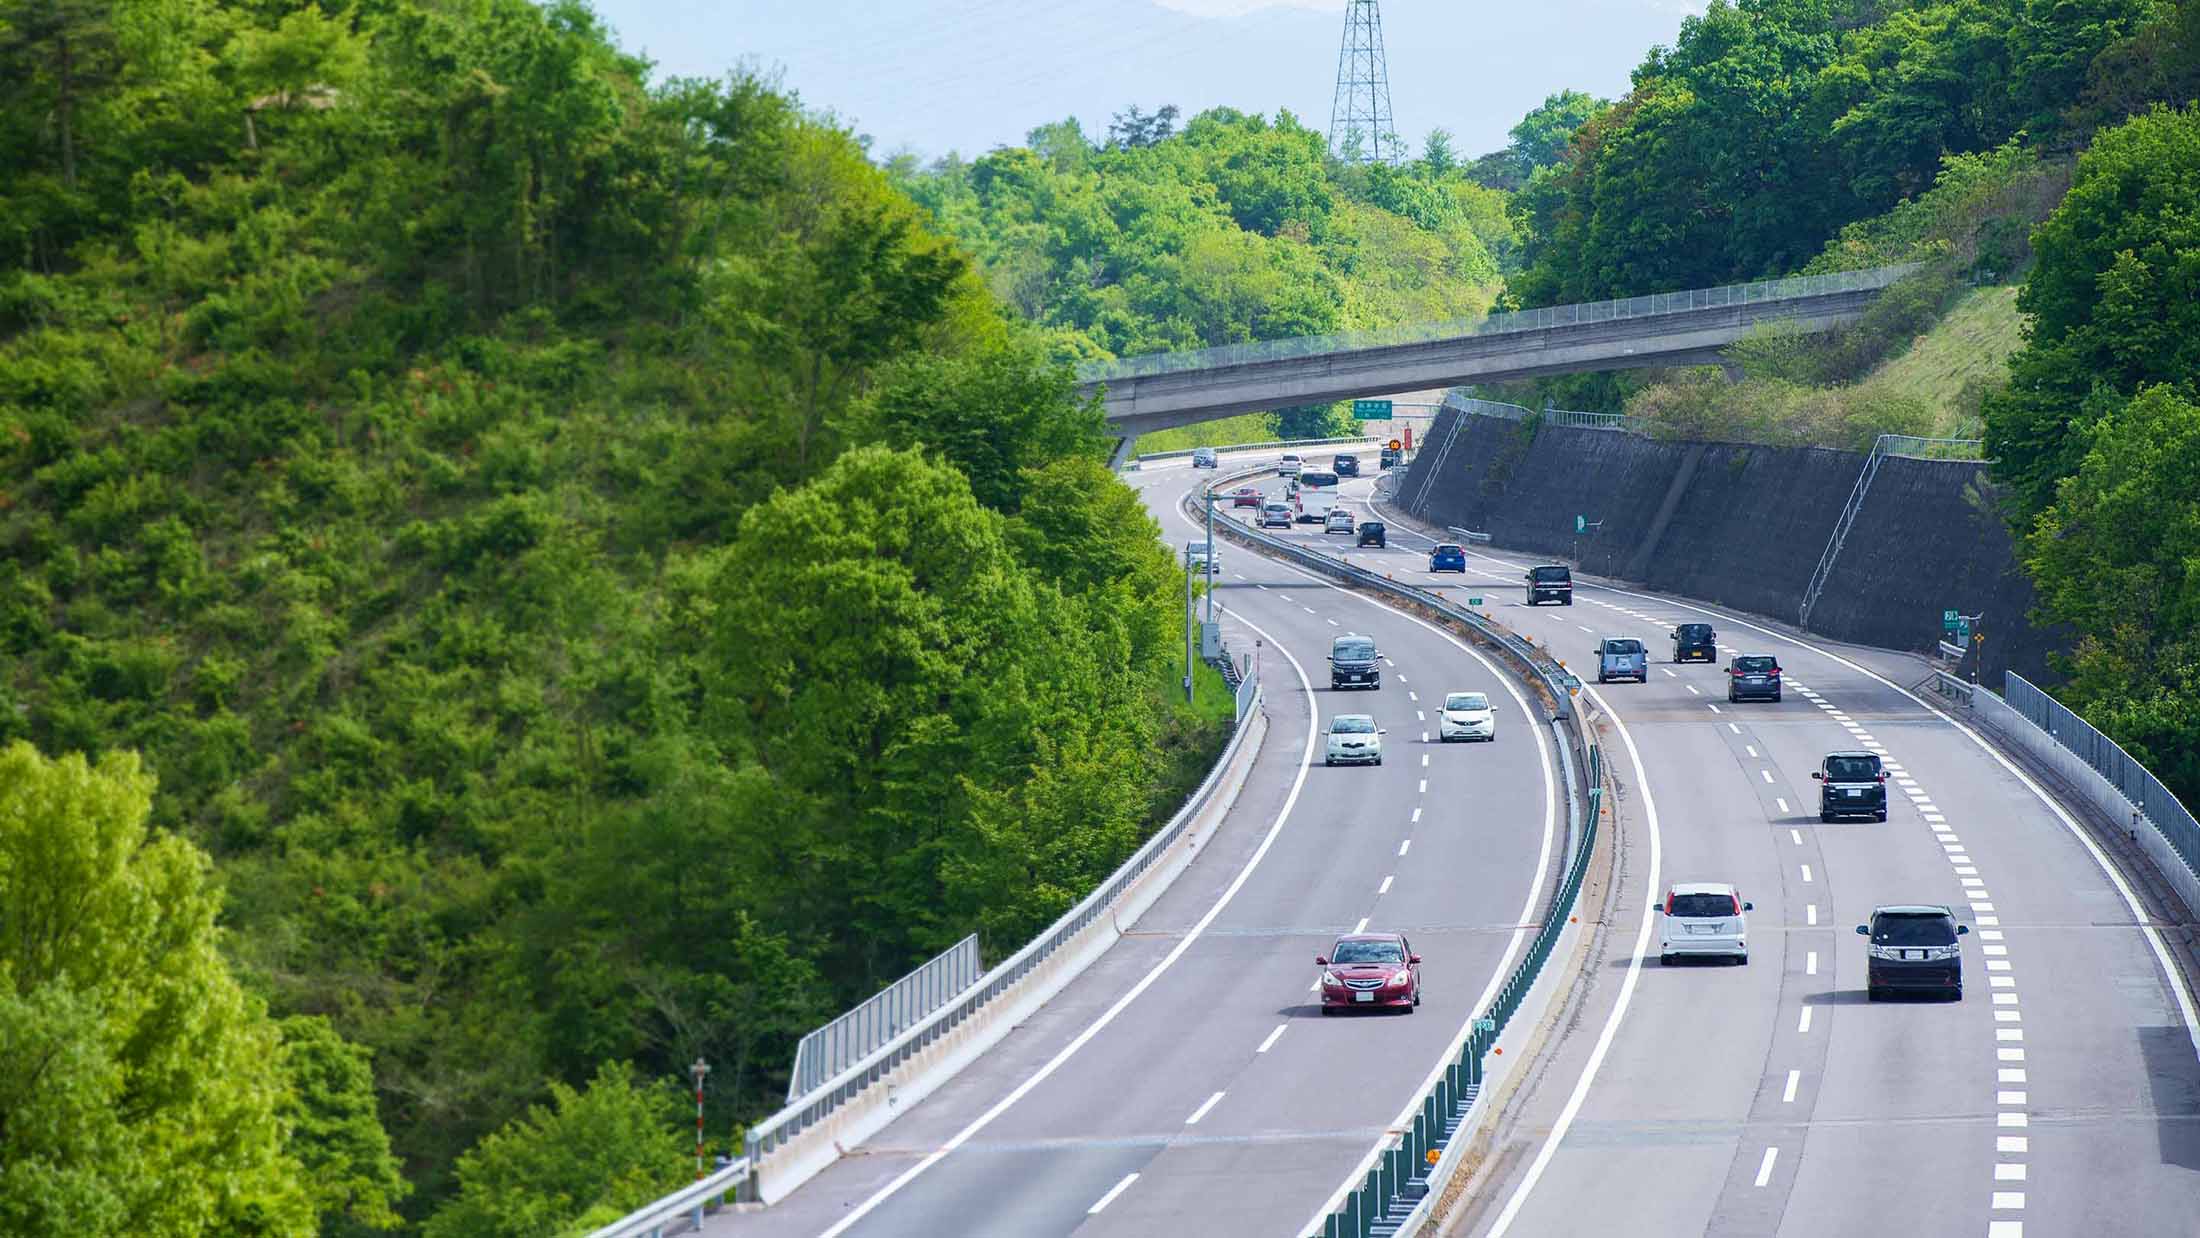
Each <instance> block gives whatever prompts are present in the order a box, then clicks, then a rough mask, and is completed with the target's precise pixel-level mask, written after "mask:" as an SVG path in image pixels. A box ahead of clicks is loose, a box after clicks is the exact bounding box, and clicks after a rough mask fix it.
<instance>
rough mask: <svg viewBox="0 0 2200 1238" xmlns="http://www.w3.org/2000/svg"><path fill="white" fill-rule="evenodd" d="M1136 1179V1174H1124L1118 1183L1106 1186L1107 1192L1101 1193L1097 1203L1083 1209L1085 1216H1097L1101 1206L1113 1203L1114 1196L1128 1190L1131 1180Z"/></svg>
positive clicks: (1134, 1180)
mask: <svg viewBox="0 0 2200 1238" xmlns="http://www.w3.org/2000/svg"><path fill="white" fill-rule="evenodd" d="M1136 1181H1138V1175H1137V1174H1124V1175H1123V1180H1122V1181H1121V1182H1118V1183H1116V1184H1115V1185H1114V1186H1111V1187H1109V1188H1108V1193H1107V1194H1105V1195H1102V1196H1101V1197H1100V1200H1099V1202H1098V1203H1095V1204H1094V1205H1093V1206H1092V1207H1090V1208H1087V1209H1085V1215H1086V1216H1097V1215H1099V1212H1100V1210H1101V1209H1102V1208H1105V1207H1107V1206H1108V1205H1109V1204H1112V1203H1114V1202H1115V1197H1116V1196H1118V1195H1121V1194H1122V1193H1123V1192H1125V1191H1127V1190H1129V1189H1130V1186H1131V1183H1133V1182H1136Z"/></svg>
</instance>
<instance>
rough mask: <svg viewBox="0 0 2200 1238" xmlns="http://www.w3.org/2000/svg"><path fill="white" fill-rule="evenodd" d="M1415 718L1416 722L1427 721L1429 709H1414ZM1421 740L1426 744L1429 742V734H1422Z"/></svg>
mask: <svg viewBox="0 0 2200 1238" xmlns="http://www.w3.org/2000/svg"><path fill="white" fill-rule="evenodd" d="M1413 720H1414V721H1415V722H1426V721H1428V711H1427V710H1425V709H1416V710H1414V711H1413ZM1421 742H1422V743H1424V744H1425V743H1427V742H1428V736H1426V735H1423V736H1421Z"/></svg>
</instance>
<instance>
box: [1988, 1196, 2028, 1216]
mask: <svg viewBox="0 0 2200 1238" xmlns="http://www.w3.org/2000/svg"><path fill="white" fill-rule="evenodd" d="M2023 1207H2024V1192H2023V1191H1996V1192H1994V1209H1995V1211H1997V1212H2016V1211H2019V1210H2021V1209H2022V1208H2023Z"/></svg>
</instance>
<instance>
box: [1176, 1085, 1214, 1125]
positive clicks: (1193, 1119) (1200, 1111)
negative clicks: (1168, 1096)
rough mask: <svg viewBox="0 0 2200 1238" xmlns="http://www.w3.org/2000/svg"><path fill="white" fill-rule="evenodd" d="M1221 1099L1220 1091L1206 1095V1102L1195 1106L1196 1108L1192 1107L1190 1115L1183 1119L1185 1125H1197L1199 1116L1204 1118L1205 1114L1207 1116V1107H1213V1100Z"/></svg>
mask: <svg viewBox="0 0 2200 1238" xmlns="http://www.w3.org/2000/svg"><path fill="white" fill-rule="evenodd" d="M1221 1099H1222V1093H1220V1092H1217V1093H1215V1094H1214V1095H1213V1096H1210V1097H1208V1098H1207V1103H1206V1104H1204V1105H1201V1106H1200V1107H1199V1108H1197V1109H1194V1110H1192V1116H1190V1117H1188V1118H1186V1119H1184V1125H1186V1126H1197V1125H1199V1120H1200V1119H1201V1118H1204V1117H1206V1116H1207V1111H1208V1110H1209V1109H1212V1108H1214V1107H1215V1102H1216V1101H1218V1100H1221Z"/></svg>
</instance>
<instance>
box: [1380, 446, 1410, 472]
mask: <svg viewBox="0 0 2200 1238" xmlns="http://www.w3.org/2000/svg"><path fill="white" fill-rule="evenodd" d="M1404 457H1405V453H1404V452H1402V451H1400V450H1398V449H1397V448H1395V447H1385V448H1383V457H1382V460H1383V467H1384V468H1386V469H1387V468H1393V467H1396V465H1397V464H1398V462H1399V461H1400V460H1402V459H1403V458H1404Z"/></svg>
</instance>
